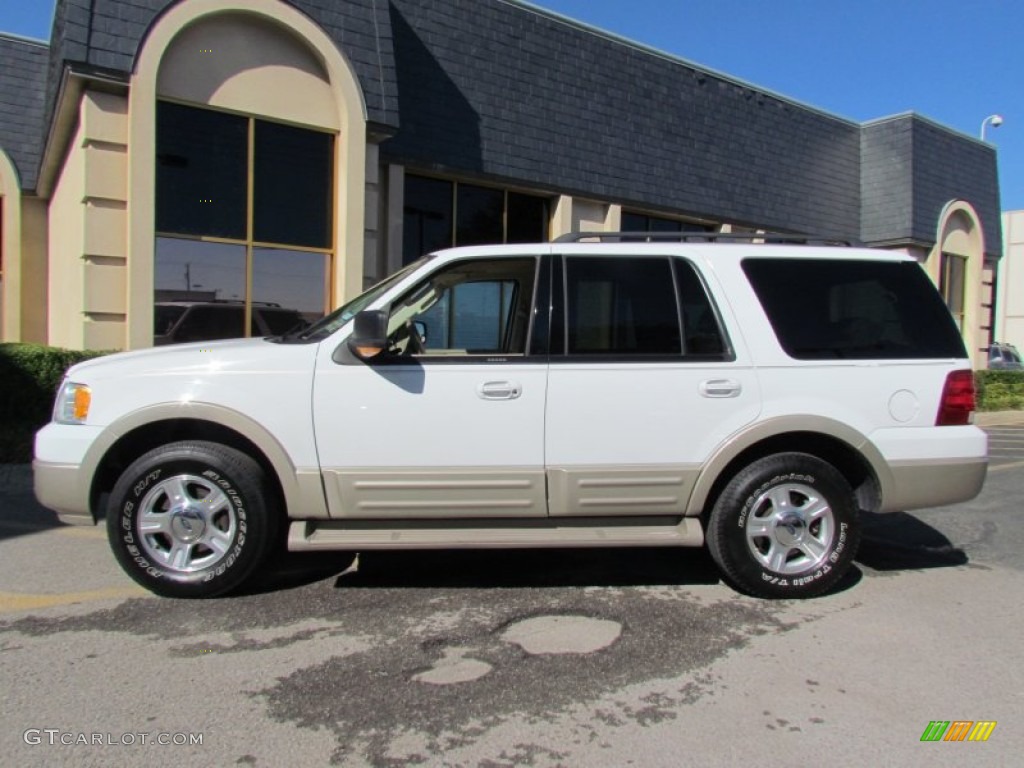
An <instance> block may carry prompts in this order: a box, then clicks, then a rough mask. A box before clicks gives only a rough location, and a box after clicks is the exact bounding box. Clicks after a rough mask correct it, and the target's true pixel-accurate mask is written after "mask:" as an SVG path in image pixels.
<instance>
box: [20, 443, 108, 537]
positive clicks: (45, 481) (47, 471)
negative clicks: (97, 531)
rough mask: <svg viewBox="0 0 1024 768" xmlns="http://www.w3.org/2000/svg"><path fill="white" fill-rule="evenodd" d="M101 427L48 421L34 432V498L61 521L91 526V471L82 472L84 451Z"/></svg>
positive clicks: (85, 451) (93, 521)
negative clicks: (53, 512)
mask: <svg viewBox="0 0 1024 768" xmlns="http://www.w3.org/2000/svg"><path fill="white" fill-rule="evenodd" d="M102 431H103V430H102V428H101V427H89V426H84V425H74V424H55V423H50V424H47V425H46V426H45V427H43V428H42V429H41V430H39V432H37V433H36V440H35V460H34V461H33V462H32V472H33V486H34V489H35V494H36V499H37V500H38V501H39V503H40V504H42V505H43V506H44V507H47V508H48V509H52V510H53V511H55V512H56V513H57V515H58V516H59V517H60V519H61V522H64V523H70V524H73V525H93V524H94V523H95V522H96V519H95V517H94V516H93V513H92V510H91V509H90V507H89V490H90V483H91V480H92V473H91V472H88V471H83V466H82V465H83V464H84V463H85V458H86V454H87V453H88V450H89V448H90V446H92V444H93V443H94V442H95V440H96V438H97V437H98V436H99V435H100V433H101V432H102Z"/></svg>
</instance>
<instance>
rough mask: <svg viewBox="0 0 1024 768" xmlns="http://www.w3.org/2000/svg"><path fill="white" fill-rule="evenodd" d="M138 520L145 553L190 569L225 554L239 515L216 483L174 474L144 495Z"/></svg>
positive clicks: (185, 570) (166, 564)
mask: <svg viewBox="0 0 1024 768" xmlns="http://www.w3.org/2000/svg"><path fill="white" fill-rule="evenodd" d="M137 526H138V532H139V537H140V539H141V543H142V548H143V549H144V550H145V552H146V554H147V555H149V556H150V557H152V558H153V559H154V560H156V561H157V562H159V563H160V564H161V565H163V566H164V567H166V568H170V569H173V570H175V571H178V572H180V573H192V572H194V571H198V570H200V569H202V568H209V567H210V566H211V565H216V564H217V563H218V562H219V561H220V560H221V559H222V558H223V557H224V556H225V555H226V554H227V552H228V550H229V549H230V547H231V544H232V542H233V541H234V540H235V534H236V533H237V531H238V519H237V517H236V515H235V510H234V507H233V506H232V504H231V501H230V500H229V499H228V497H227V495H226V494H225V493H224V492H223V491H221V490H220V488H218V487H217V486H216V485H215V484H214V483H212V482H210V481H209V480H208V479H206V478H203V477H199V476H197V475H174V476H173V477H169V478H167V479H166V480H163V481H161V482H160V483H158V484H156V485H155V486H153V487H152V488H151V489H150V490H149V492H148V493H147V494H146V495H145V497H144V498H143V499H142V503H141V505H140V509H139V516H138V522H137Z"/></svg>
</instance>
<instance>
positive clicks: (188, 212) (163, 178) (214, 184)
mask: <svg viewBox="0 0 1024 768" xmlns="http://www.w3.org/2000/svg"><path fill="white" fill-rule="evenodd" d="M156 119H157V126H156V229H157V231H158V232H170V233H175V234H182V235H206V236H213V237H225V238H234V239H244V238H245V236H246V185H247V183H248V181H247V176H248V174H247V171H246V164H247V162H248V160H247V155H248V149H247V148H248V135H249V128H248V121H247V120H246V118H244V117H238V116H236V115H228V114H224V113H223V112H215V111H213V110H209V109H196V108H194V107H185V106H182V105H180V104H170V103H167V102H162V101H161V102H157V105H156Z"/></svg>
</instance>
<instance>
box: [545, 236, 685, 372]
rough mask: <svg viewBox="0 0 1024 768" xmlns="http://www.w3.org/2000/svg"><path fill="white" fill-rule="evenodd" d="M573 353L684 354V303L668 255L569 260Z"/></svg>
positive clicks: (569, 313) (567, 276)
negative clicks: (681, 312)
mask: <svg viewBox="0 0 1024 768" xmlns="http://www.w3.org/2000/svg"><path fill="white" fill-rule="evenodd" d="M565 276H566V299H567V306H568V320H569V323H568V329H569V334H568V341H569V345H568V352H569V354H571V355H679V354H681V352H682V339H681V334H680V330H679V308H678V304H677V302H676V292H675V287H674V285H673V279H672V266H671V264H670V262H669V260H668V259H667V258H630V259H616V258H604V257H586V256H582V257H570V258H567V259H566V270H565Z"/></svg>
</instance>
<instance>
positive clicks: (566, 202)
mask: <svg viewBox="0 0 1024 768" xmlns="http://www.w3.org/2000/svg"><path fill="white" fill-rule="evenodd" d="M621 222H622V206H620V205H615V204H610V203H599V202H595V201H592V200H582V199H580V198H575V197H571V196H570V195H561V196H559V197H558V198H557V199H556V201H555V209H554V212H553V213H552V216H551V239H552V240H554V239H555V238H556V237H559V236H561V235H565V234H568V233H570V232H616V231H618V230H619V229H620V228H621Z"/></svg>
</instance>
